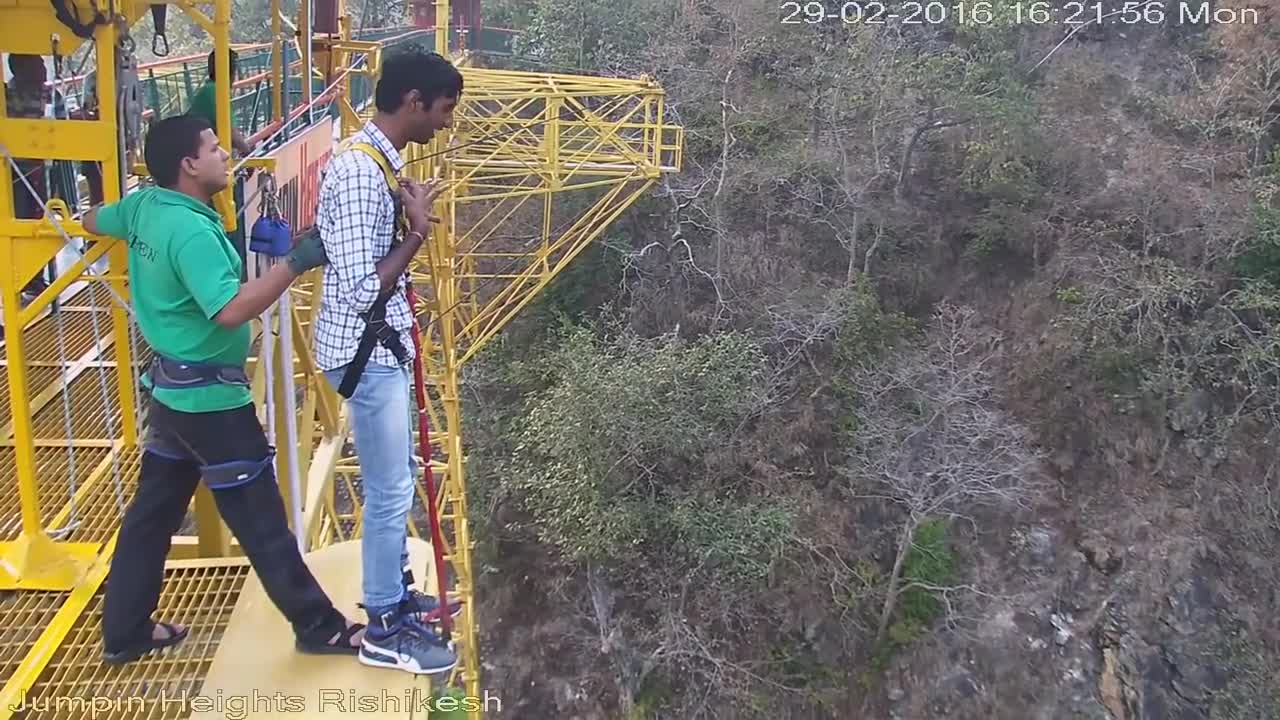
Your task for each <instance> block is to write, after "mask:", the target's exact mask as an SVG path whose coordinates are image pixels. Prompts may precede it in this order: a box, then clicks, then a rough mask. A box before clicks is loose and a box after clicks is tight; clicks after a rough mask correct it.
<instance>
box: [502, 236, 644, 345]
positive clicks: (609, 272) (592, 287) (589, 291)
mask: <svg viewBox="0 0 1280 720" xmlns="http://www.w3.org/2000/svg"><path fill="white" fill-rule="evenodd" d="M622 257H623V256H622V253H621V252H619V251H618V250H615V249H614V248H612V247H611V246H610V245H609V244H608V243H606V242H594V243H592V244H591V245H589V246H588V247H587V248H586V249H585V250H583V251H582V254H580V255H579V256H578V257H577V258H575V259H574V261H573V262H572V263H570V264H569V266H568V267H567V268H565V269H564V270H563V271H561V272H560V274H559V275H558V276H556V278H555V279H554V280H552V281H551V282H550V283H549V284H548V285H547V287H545V288H543V290H542V292H541V293H539V294H538V295H537V297H535V298H534V300H533V302H531V303H529V307H528V308H527V309H526V311H525V313H524V315H525V316H526V317H527V318H528V322H529V324H530V325H534V326H552V325H555V324H556V323H558V322H560V321H561V320H567V321H568V322H572V323H578V322H582V321H584V320H588V319H590V316H591V315H593V314H594V313H593V310H594V309H595V308H596V307H598V306H599V304H600V303H601V302H603V301H605V300H607V299H608V298H611V297H612V296H613V295H614V294H615V292H616V288H617V286H618V280H619V278H620V277H621V275H622Z"/></svg>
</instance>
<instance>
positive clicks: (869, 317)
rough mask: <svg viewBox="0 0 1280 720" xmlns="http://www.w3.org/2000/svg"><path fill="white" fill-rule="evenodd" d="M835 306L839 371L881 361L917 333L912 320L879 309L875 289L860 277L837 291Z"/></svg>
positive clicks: (836, 353) (836, 351)
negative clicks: (836, 312) (838, 318)
mask: <svg viewBox="0 0 1280 720" xmlns="http://www.w3.org/2000/svg"><path fill="white" fill-rule="evenodd" d="M836 303H837V307H839V308H840V309H841V313H840V325H839V327H838V328H837V330H836V341H835V361H836V365H837V367H839V368H843V369H849V368H853V367H857V366H859V365H862V364H865V363H868V362H871V361H873V360H875V359H877V358H880V357H883V356H884V354H885V353H887V352H888V351H889V350H891V349H893V348H895V347H897V346H898V345H899V343H901V342H902V340H903V339H905V338H906V337H908V336H909V335H911V334H913V333H915V332H917V331H918V330H919V327H918V325H917V324H916V322H915V321H914V320H912V319H911V318H909V317H907V316H906V315H903V314H902V313H899V312H890V311H886V310H885V309H884V308H883V307H881V304H880V298H879V297H877V296H876V291H875V288H874V287H873V286H872V285H871V283H870V281H869V280H867V279H866V278H865V277H862V276H859V278H858V279H857V280H855V281H854V282H853V283H852V284H850V285H849V286H848V287H844V288H841V289H840V290H839V291H838V295H837V298H836Z"/></svg>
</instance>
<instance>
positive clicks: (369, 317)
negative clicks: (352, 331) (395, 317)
mask: <svg viewBox="0 0 1280 720" xmlns="http://www.w3.org/2000/svg"><path fill="white" fill-rule="evenodd" d="M394 290H395V289H394V288H392V292H384V293H382V294H381V295H379V296H378V299H377V300H376V301H374V303H373V307H371V308H369V309H368V310H367V311H365V312H362V313H360V319H361V320H364V323H365V324H364V333H362V334H361V335H360V345H359V346H358V347H356V356H355V357H354V358H352V360H351V363H350V364H349V365H347V371H346V372H344V373H343V374H342V382H341V383H340V384H339V385H338V394H339V395H341V396H342V397H344V398H347V399H350V398H351V395H352V394H353V393H354V392H355V391H356V385H359V384H360V377H361V376H362V375H364V369H365V366H367V365H368V364H369V356H370V355H372V354H373V346H374V345H377V344H379V343H381V344H382V346H383V347H385V348H386V349H388V350H390V351H391V354H392V355H395V356H396V361H397V362H399V363H400V364H401V365H403V364H404V363H407V362H409V353H408V351H407V350H405V347H404V343H402V342H400V333H398V332H396V331H395V328H393V327H391V326H390V325H389V324H387V301H388V300H390V299H391V296H392V295H393V294H394Z"/></svg>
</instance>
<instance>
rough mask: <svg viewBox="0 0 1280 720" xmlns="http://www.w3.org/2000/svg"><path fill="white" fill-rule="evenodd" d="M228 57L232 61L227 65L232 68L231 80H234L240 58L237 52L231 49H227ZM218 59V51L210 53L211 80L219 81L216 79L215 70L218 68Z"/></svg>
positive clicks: (214, 50)
mask: <svg viewBox="0 0 1280 720" xmlns="http://www.w3.org/2000/svg"><path fill="white" fill-rule="evenodd" d="M227 56H228V58H229V59H230V62H228V63H227V66H228V67H230V68H231V78H232V79H233V80H234V79H235V75H236V62H237V61H239V60H240V56H239V55H237V54H236V51H235V50H232V49H231V48H227ZM217 58H218V50H217V49H216V48H215V49H213V50H210V51H209V79H210V80H217V79H218V78H216V77H214V75H215V71H214V68H216V67H217V66H218V63H217Z"/></svg>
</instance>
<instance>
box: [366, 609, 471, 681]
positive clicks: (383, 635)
mask: <svg viewBox="0 0 1280 720" xmlns="http://www.w3.org/2000/svg"><path fill="white" fill-rule="evenodd" d="M359 657H360V662H361V663H363V664H365V665H370V666H372V667H385V668H394V669H397V670H404V671H405V672H410V673H413V674H415V675H436V674H439V673H445V672H448V671H450V670H452V669H453V668H454V666H456V665H457V664H458V656H457V655H456V654H454V652H453V651H452V650H450V649H449V648H448V647H447V646H446V645H445V642H444V640H443V639H441V637H440V636H439V635H437V634H436V633H435V632H434V631H433V630H431V629H430V628H428V627H425V626H423V625H422V624H421V623H419V622H417V621H415V620H413V619H412V618H411V617H405V616H401V615H400V614H399V613H398V612H389V613H385V614H383V615H382V616H381V617H379V618H378V619H377V620H374V621H372V622H370V623H369V626H368V627H367V628H366V629H365V632H364V642H363V644H362V645H361V647H360V655H359Z"/></svg>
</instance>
